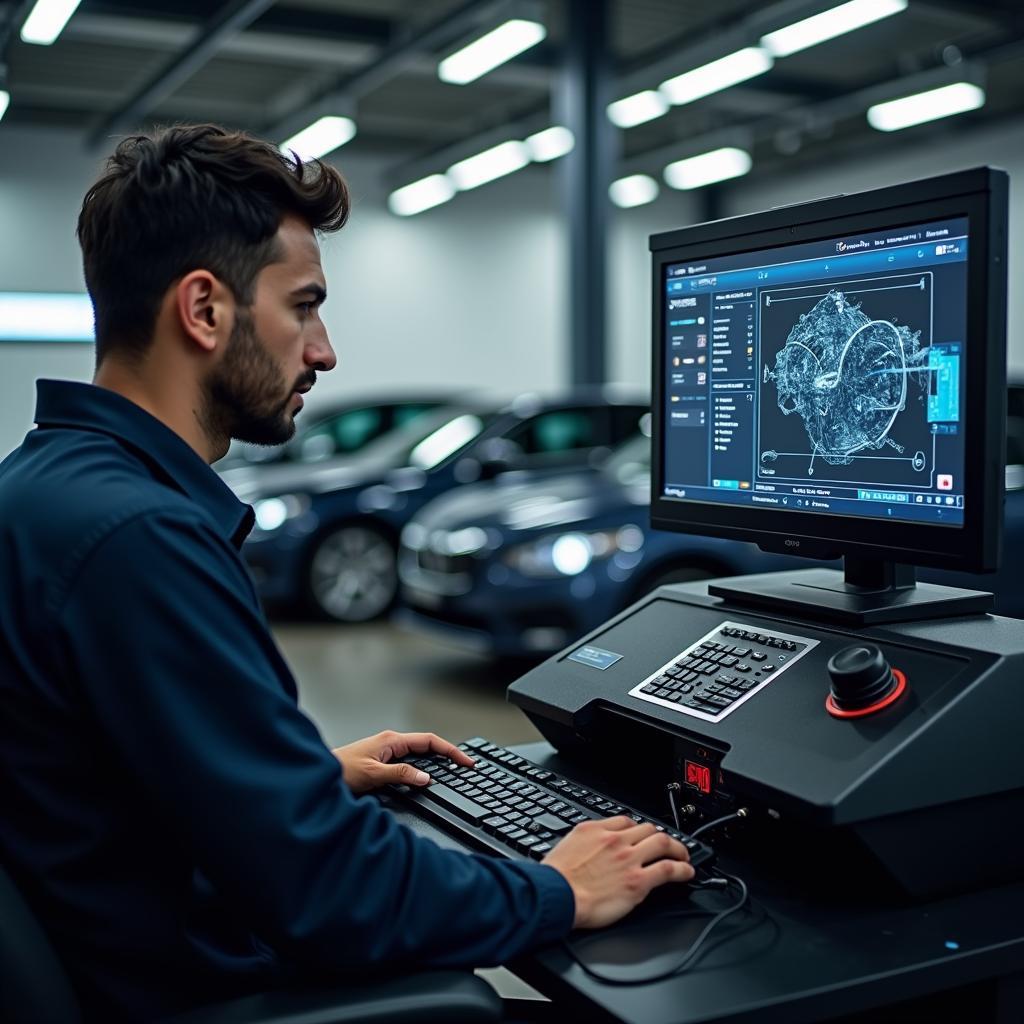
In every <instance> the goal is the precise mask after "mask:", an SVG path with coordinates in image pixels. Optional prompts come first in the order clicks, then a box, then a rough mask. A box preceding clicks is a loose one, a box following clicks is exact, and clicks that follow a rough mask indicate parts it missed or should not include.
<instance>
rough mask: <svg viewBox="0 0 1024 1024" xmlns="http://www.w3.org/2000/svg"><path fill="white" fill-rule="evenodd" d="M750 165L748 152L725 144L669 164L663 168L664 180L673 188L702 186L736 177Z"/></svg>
mask: <svg viewBox="0 0 1024 1024" xmlns="http://www.w3.org/2000/svg"><path fill="white" fill-rule="evenodd" d="M750 165H751V160H750V154H749V153H748V152H747V151H746V150H744V149H736V148H735V147H733V146H725V147H723V148H722V149H713V150H711V152H710V153H701V154H700V156H691V157H689V158H688V159H686V160H677V161H676V162H675V163H672V164H669V165H668V167H666V168H665V182H666V184H669V185H671V186H672V187H673V188H702V187H703V186H704V185H713V184H714V183H715V182H716V181H726V180H728V179H729V178H738V177H740V175H742V174H746V173H747V171H749V170H750Z"/></svg>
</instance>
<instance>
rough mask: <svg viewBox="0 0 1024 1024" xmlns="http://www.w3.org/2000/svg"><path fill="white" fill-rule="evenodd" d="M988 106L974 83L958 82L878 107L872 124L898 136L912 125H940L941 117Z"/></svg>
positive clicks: (873, 109)
mask: <svg viewBox="0 0 1024 1024" xmlns="http://www.w3.org/2000/svg"><path fill="white" fill-rule="evenodd" d="M984 105H985V90H984V89H979V88H978V86H976V85H971V84H970V82H955V83H954V84H953V85H944V86H942V87H941V88H939V89H929V90H928V91H927V92H919V93H916V94H915V95H913V96H904V97H903V98H902V99H898V100H889V101H888V102H887V103H876V104H875V105H874V106H873V107H869V108H868V124H870V125H871V127H872V128H877V129H878V130H879V131H880V132H895V131H899V129H900V128H909V127H910V126H911V125H915V124H924V122H926V121H936V120H938V119H939V118H940V117H951V116H952V115H953V114H963V113H964V112H965V111H968V110H977V109H978V107H981V106H984Z"/></svg>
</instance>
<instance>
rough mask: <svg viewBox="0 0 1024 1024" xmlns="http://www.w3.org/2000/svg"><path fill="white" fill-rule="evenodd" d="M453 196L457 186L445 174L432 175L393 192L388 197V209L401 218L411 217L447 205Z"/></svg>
mask: <svg viewBox="0 0 1024 1024" xmlns="http://www.w3.org/2000/svg"><path fill="white" fill-rule="evenodd" d="M453 195H455V186H454V185H453V184H452V183H451V182H450V181H449V180H448V179H447V178H446V177H445V176H444V175H443V174H431V175H430V177H429V178H421V179H420V180H419V181H414V182H413V183H412V184H411V185H406V186H404V187H403V188H400V189H396V190H395V191H394V192H392V193H391V195H390V196H388V208H389V209H390V210H391V212H392V213H397V214H398V216H399V217H411V216H412V215H413V214H415V213H422V212H423V211H424V210H429V209H430V208H431V207H433V206H440V205H441V203H447V202H448V200H449V199H451V197H452V196H453Z"/></svg>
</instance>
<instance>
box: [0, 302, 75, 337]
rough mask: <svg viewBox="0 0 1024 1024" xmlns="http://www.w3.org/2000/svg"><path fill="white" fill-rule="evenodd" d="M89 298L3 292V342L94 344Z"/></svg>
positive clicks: (0, 321)
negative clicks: (72, 342) (83, 342)
mask: <svg viewBox="0 0 1024 1024" xmlns="http://www.w3.org/2000/svg"><path fill="white" fill-rule="evenodd" d="M92 340H93V320H92V302H91V301H90V300H89V296H88V295H69V294H54V293H50V292H0V341H92Z"/></svg>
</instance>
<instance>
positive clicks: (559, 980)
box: [402, 743, 1024, 1024]
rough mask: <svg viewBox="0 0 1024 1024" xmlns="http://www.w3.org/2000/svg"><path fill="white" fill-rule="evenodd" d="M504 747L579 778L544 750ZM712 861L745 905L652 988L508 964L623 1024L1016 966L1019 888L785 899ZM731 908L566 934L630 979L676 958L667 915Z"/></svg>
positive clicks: (529, 962) (554, 951) (1023, 910)
mask: <svg viewBox="0 0 1024 1024" xmlns="http://www.w3.org/2000/svg"><path fill="white" fill-rule="evenodd" d="M515 749H516V752H517V753H519V754H521V755H522V756H524V757H527V758H529V759H530V760H531V761H535V762H537V763H540V764H546V765H548V766H549V767H551V768H552V769H554V770H557V771H559V772H560V773H562V774H565V775H569V776H573V775H576V776H577V777H579V778H580V781H581V782H583V783H586V782H587V781H588V779H587V778H586V777H585V776H583V775H581V774H580V773H579V772H573V770H572V768H571V766H570V765H569V764H567V763H566V762H564V761H560V760H559V758H558V756H557V754H556V753H555V751H554V750H553V748H551V747H550V746H548V745H547V744H546V743H536V744H529V745H526V746H522V747H517V748H515ZM603 788H605V789H607V787H606V786H605V787H603ZM402 817H403V818H404V817H406V816H405V815H404V814H403V815H402ZM421 824H423V825H425V823H421ZM426 830H428V831H432V828H431V827H430V826H427V827H426ZM1007 838H1008V841H1009V836H1008V837H1007ZM449 841H450V840H449ZM712 841H713V840H712ZM965 853H966V850H957V849H955V848H953V846H952V844H951V848H950V849H949V850H941V851H936V856H939V857H947V858H948V859H949V862H950V870H953V871H955V870H956V860H957V857H958V856H960V855H964V854H965ZM719 861H720V863H721V865H722V867H723V868H724V869H725V870H727V871H729V872H730V873H733V874H736V875H739V876H740V877H742V878H743V879H744V881H746V883H747V885H748V887H749V890H750V895H751V908H750V909H747V910H745V911H743V912H741V913H738V914H736V915H735V916H734V917H732V918H730V919H728V920H727V921H724V922H723V923H722V925H721V927H720V929H718V930H716V933H715V934H713V935H712V936H711V938H710V939H709V940H708V944H707V947H708V948H707V950H706V952H705V953H704V954H702V955H701V956H700V957H699V958H698V960H697V961H696V962H694V963H693V964H692V965H691V966H690V967H689V968H688V969H687V970H686V971H685V972H683V973H682V974H679V975H676V976H673V977H671V978H669V979H666V980H664V981H660V982H656V983H651V984H628V985H613V984H608V983H605V982H601V981H597V980H596V979H594V978H592V977H591V976H590V975H588V974H587V973H586V972H585V971H584V970H583V969H582V968H581V967H580V966H579V965H578V964H577V963H575V962H574V961H573V960H572V958H571V957H570V956H569V955H568V953H567V952H566V951H565V950H564V949H563V948H562V947H560V946H553V947H549V948H547V949H545V950H542V951H541V952H539V953H537V954H534V955H532V956H530V957H526V958H523V959H522V960H520V961H517V962H516V963H514V964H512V965H510V966H511V967H512V969H513V970H514V971H515V972H516V973H517V974H519V975H520V976H521V977H523V978H524V979H525V980H526V981H528V982H529V983H530V984H531V985H534V986H535V987H536V988H537V989H538V990H539V991H541V992H543V993H544V994H545V995H548V996H550V997H551V998H553V999H556V1000H557V1001H558V1002H559V1003H560V1004H562V1005H565V1006H566V1008H567V1011H571V1012H572V1016H573V1017H574V1018H578V1019H586V1020H588V1021H591V1020H592V1021H600V1020H614V1021H621V1022H626V1024H709V1022H713V1021H714V1022H731V1024H740V1022H754V1021H756V1022H758V1024H771V1022H779V1024H802V1022H811V1021H818V1020H825V1019H828V1018H829V1017H837V1016H842V1015H845V1014H853V1013H858V1012H862V1011H867V1010H871V1009H872V1008H874V1007H881V1006H887V1005H890V1004H892V1003H894V1002H898V1001H901V1000H906V999H914V998H918V997H920V996H924V995H927V994H929V993H934V992H939V991H942V990H944V989H951V988H955V987H959V986H964V985H968V984H971V983H973V982H976V981H981V980H983V979H990V978H996V977H999V976H1005V975H1012V974H1015V973H1017V972H1020V971H1021V970H1022V968H1024V884H1016V885H1012V886H1002V887H999V888H996V889H989V890H984V891H981V892H975V893H970V894H967V895H962V896H956V897H951V898H947V899H943V900H939V901H935V902H932V903H928V904H923V905H917V906H899V907H886V906H883V905H881V904H879V905H878V906H869V905H865V904H863V903H861V904H850V903H847V904H843V903H840V902H837V903H836V904H835V905H827V904H825V903H823V902H822V901H821V899H820V898H819V899H816V900H814V901H813V902H811V901H809V900H806V899H803V898H801V896H800V894H798V893H794V892H792V891H785V890H784V887H783V886H781V885H780V884H779V883H778V882H777V881H776V880H774V879H772V878H771V877H768V876H766V875H762V874H761V873H759V872H758V868H757V865H756V864H754V863H745V862H739V861H737V860H730V859H729V858H728V857H724V856H721V855H720V858H719ZM731 899H732V896H731V895H730V896H729V897H728V898H726V897H724V896H722V895H721V894H717V893H699V894H698V893H693V894H690V895H682V896H681V898H680V899H679V900H678V901H676V900H674V899H671V898H661V899H659V900H658V902H657V905H656V906H654V907H651V908H641V909H640V910H639V911H637V912H636V913H635V914H634V915H631V916H630V917H629V918H627V919H626V920H625V921H624V922H621V923H620V924H619V925H617V926H615V927H613V928H610V929H607V930H605V931H602V932H587V933H578V934H577V936H575V937H574V939H573V942H574V948H575V949H576V952H577V956H579V957H580V958H581V959H583V960H584V961H585V962H586V963H587V964H588V965H589V966H591V967H592V968H594V969H595V970H597V971H598V972H599V973H601V974H604V975H615V976H619V977H621V978H623V979H624V980H635V979H638V978H643V977H647V976H650V975H654V974H658V973H660V972H662V971H664V970H667V969H668V968H670V967H671V966H672V965H673V964H674V963H676V962H677V961H679V960H680V959H681V957H682V956H683V955H684V954H685V952H686V950H687V949H688V947H689V945H690V943H691V942H692V941H693V939H694V938H695V936H696V934H697V932H698V931H699V930H700V928H701V927H703V925H704V924H705V923H706V922H707V918H706V917H701V918H693V917H689V918H680V917H673V916H669V914H667V913H666V911H676V910H677V909H678V910H680V911H683V910H687V909H693V908H694V907H696V906H698V905H699V906H701V907H715V908H718V907H721V906H723V905H725V904H727V903H728V902H729V901H730V900H731ZM716 936H717V937H716ZM1020 1012H1021V1014H1022V1015H1024V1008H1022V1009H1021V1011H1020ZM1008 1019H1013V1018H1012V1017H1011V1018H1008ZM1020 1019H1024V1016H1022V1017H1021V1018H1020Z"/></svg>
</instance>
